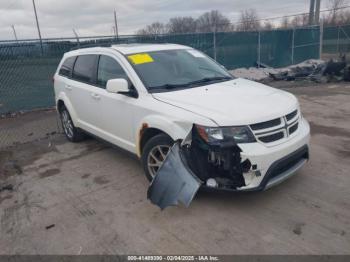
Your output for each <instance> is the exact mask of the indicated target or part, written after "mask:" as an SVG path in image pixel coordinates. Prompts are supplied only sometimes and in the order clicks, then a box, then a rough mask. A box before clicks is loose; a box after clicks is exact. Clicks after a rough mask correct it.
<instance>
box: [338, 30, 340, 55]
mask: <svg viewBox="0 0 350 262" xmlns="http://www.w3.org/2000/svg"><path fill="white" fill-rule="evenodd" d="M339 38H340V26H338V39H337V53H338V54H339V41H340V39H339Z"/></svg>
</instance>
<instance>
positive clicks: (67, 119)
mask: <svg viewBox="0 0 350 262" xmlns="http://www.w3.org/2000/svg"><path fill="white" fill-rule="evenodd" d="M60 118H61V124H62V128H63V131H64V134H65V136H66V138H67V139H68V140H69V141H71V142H73V143H77V142H80V141H83V140H84V139H85V138H86V136H85V134H84V133H83V132H82V131H81V130H79V129H78V128H76V127H75V126H74V123H73V121H72V118H71V116H70V114H69V112H68V110H67V108H66V107H65V106H62V107H61V109H60Z"/></svg>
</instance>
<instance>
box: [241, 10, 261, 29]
mask: <svg viewBox="0 0 350 262" xmlns="http://www.w3.org/2000/svg"><path fill="white" fill-rule="evenodd" d="M258 19H259V16H258V13H257V12H256V10H255V9H248V10H244V11H242V12H241V16H240V19H239V24H238V30H239V31H257V30H259V29H260V27H261V24H260V22H259V21H258Z"/></svg>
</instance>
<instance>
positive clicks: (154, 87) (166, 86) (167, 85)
mask: <svg viewBox="0 0 350 262" xmlns="http://www.w3.org/2000/svg"><path fill="white" fill-rule="evenodd" d="M188 86H189V84H165V85H161V86H152V87H150V89H151V90H152V89H175V88H181V87H188Z"/></svg>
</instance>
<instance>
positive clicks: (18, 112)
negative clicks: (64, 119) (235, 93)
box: [0, 26, 350, 147]
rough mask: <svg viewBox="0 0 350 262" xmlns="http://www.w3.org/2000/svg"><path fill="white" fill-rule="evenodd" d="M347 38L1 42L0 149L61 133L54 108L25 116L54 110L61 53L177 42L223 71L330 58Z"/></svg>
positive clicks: (328, 33)
mask: <svg viewBox="0 0 350 262" xmlns="http://www.w3.org/2000/svg"><path fill="white" fill-rule="evenodd" d="M349 35H350V26H342V27H329V28H324V30H322V27H319V26H312V27H304V28H295V29H286V30H272V31H260V32H217V33H215V32H214V33H196V34H183V35H153V36H136V35H134V36H120V37H118V38H116V37H114V36H100V37H82V38H79V39H77V38H55V39H43V40H42V44H41V43H40V41H39V40H21V41H0V117H1V118H0V147H3V146H8V145H11V144H13V143H16V142H26V141H29V140H31V139H37V138H42V137H46V136H48V135H52V134H54V133H57V132H59V125H58V124H57V117H56V114H55V112H54V110H51V111H50V110H47V111H45V113H36V116H37V117H31V115H33V114H32V113H30V114H28V113H26V112H28V111H32V110H39V109H48V108H53V107H54V92H53V84H52V76H53V74H54V72H55V70H56V68H57V65H58V63H59V61H60V59H61V57H62V55H63V54H64V53H65V52H67V51H70V50H73V49H77V48H87V47H95V46H110V45H113V44H125V43H177V44H183V45H187V46H191V47H194V48H196V49H198V50H201V51H203V52H204V53H206V54H207V55H209V56H211V57H212V58H214V59H215V60H217V61H218V62H219V63H221V64H222V65H224V66H225V67H226V68H227V69H235V68H239V67H251V66H256V65H259V64H266V65H269V66H272V67H284V66H288V65H291V64H296V63H299V62H302V61H304V60H307V59H318V58H320V53H321V52H322V51H323V52H325V53H327V54H333V55H335V54H338V53H342V52H344V53H345V52H349V51H350V50H349V49H350V39H349ZM39 112H40V111H39ZM34 115H35V114H34ZM18 119H20V120H18ZM15 123H17V124H15ZM20 123H21V124H20ZM23 130H24V131H23Z"/></svg>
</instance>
